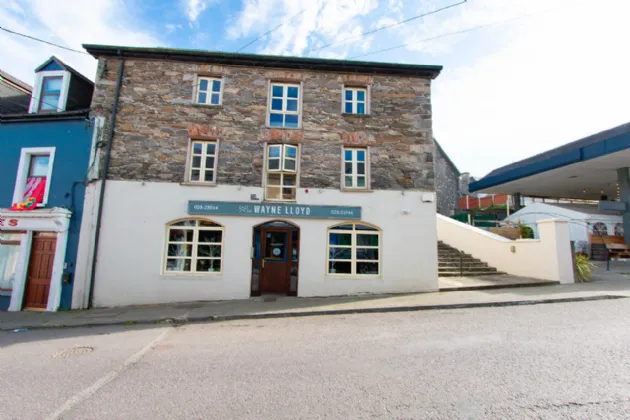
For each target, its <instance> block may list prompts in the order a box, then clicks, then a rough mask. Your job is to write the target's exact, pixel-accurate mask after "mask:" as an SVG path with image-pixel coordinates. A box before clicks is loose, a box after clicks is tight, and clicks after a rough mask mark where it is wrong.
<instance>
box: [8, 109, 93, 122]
mask: <svg viewBox="0 0 630 420" xmlns="http://www.w3.org/2000/svg"><path fill="white" fill-rule="evenodd" d="M89 116H90V109H89V108H86V109H79V110H76V111H64V112H45V113H27V112H24V113H19V114H0V123H12V122H24V121H33V122H37V121H57V120H80V119H84V118H85V117H88V118H89Z"/></svg>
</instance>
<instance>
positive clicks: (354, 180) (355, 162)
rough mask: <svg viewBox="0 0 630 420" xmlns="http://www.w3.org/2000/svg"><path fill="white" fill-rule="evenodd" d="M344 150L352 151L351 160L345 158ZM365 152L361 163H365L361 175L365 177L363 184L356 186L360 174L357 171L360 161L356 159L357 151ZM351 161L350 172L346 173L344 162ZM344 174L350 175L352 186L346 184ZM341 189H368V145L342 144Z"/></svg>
mask: <svg viewBox="0 0 630 420" xmlns="http://www.w3.org/2000/svg"><path fill="white" fill-rule="evenodd" d="M346 150H351V151H352V160H349V161H348V160H346ZM359 150H361V151H363V152H365V160H364V161H363V163H364V164H365V171H364V174H363V176H364V177H365V186H364V187H359V186H358V181H357V179H358V177H359V176H360V174H358V173H357V167H358V164H359V163H360V162H359V161H358V160H357V151H359ZM348 162H351V163H352V173H351V174H346V163H348ZM346 176H352V186H350V187H348V186H346ZM341 189H342V190H352V191H365V190H370V148H369V147H352V146H347V147H346V146H344V147H342V148H341Z"/></svg>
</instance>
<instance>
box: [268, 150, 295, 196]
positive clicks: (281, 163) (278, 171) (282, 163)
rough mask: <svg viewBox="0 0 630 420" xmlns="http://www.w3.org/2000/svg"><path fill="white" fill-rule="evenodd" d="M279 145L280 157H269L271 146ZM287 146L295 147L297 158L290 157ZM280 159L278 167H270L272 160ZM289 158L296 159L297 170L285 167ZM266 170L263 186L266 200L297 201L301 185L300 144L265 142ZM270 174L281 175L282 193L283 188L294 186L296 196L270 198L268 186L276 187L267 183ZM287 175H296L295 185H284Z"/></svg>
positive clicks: (279, 186) (280, 186)
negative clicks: (287, 154) (287, 153)
mask: <svg viewBox="0 0 630 420" xmlns="http://www.w3.org/2000/svg"><path fill="white" fill-rule="evenodd" d="M274 147H277V148H279V149H280V157H279V158H273V159H271V158H269V150H270V149H271V148H274ZM287 148H293V149H295V159H292V158H289V157H287V156H286V152H285V150H286V149H287ZM276 159H277V160H278V161H279V163H278V169H269V162H270V160H276ZM287 160H295V170H292V169H286V168H285V163H286V161H287ZM264 165H265V166H264V169H265V170H264V171H263V188H264V195H265V200H266V201H296V200H297V190H298V188H299V187H300V146H299V145H294V144H281V143H267V144H265V159H264ZM269 174H278V175H280V185H278V188H280V192H281V194H282V189H284V188H292V189H294V190H295V197H294V198H268V196H267V187H268V186H273V187H275V185H269V184H268V183H267V181H268V176H269ZM285 175H294V176H295V185H289V186H285V185H284V176H285Z"/></svg>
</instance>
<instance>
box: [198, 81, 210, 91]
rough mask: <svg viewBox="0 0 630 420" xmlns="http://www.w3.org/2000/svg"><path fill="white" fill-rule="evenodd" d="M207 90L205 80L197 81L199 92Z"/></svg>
mask: <svg viewBox="0 0 630 420" xmlns="http://www.w3.org/2000/svg"><path fill="white" fill-rule="evenodd" d="M202 90H204V91H205V90H208V81H207V80H206V79H200V80H199V91H200V92H201V91H202Z"/></svg>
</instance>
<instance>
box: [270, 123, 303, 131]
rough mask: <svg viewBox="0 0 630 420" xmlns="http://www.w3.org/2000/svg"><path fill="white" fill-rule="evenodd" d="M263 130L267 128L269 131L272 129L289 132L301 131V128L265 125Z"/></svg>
mask: <svg viewBox="0 0 630 420" xmlns="http://www.w3.org/2000/svg"><path fill="white" fill-rule="evenodd" d="M265 128H269V129H274V130H290V131H300V130H302V127H297V128H293V127H273V126H271V125H269V124H265Z"/></svg>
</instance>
